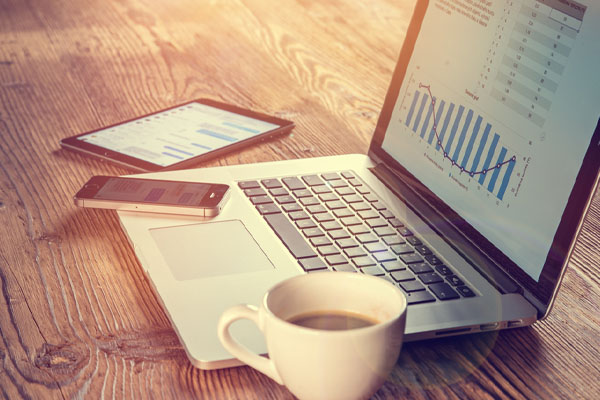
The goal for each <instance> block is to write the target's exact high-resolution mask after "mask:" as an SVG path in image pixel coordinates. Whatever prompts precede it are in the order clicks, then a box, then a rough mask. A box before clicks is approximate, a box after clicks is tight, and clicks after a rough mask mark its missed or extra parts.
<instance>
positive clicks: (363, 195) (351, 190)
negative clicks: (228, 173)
mask: <svg viewBox="0 0 600 400" xmlns="http://www.w3.org/2000/svg"><path fill="white" fill-rule="evenodd" d="M238 186H239V187H240V189H242V190H243V192H244V194H245V195H246V197H247V198H248V199H249V200H250V202H251V203H252V204H253V205H254V206H255V207H256V210H257V211H258V212H259V213H260V214H261V215H262V216H263V217H264V219H265V221H266V222H267V224H268V225H269V226H270V227H271V229H273V231H274V232H275V234H276V235H277V236H278V237H279V239H281V241H282V242H283V244H284V245H285V247H287V249H288V250H289V251H290V253H291V254H292V256H294V258H296V260H298V263H299V264H300V266H301V267H302V268H303V269H304V271H306V272H308V273H312V272H317V271H324V270H331V271H351V272H359V273H364V274H369V275H374V276H378V277H381V278H382V279H386V280H388V281H389V282H392V283H393V284H395V285H397V286H399V287H400V288H401V289H402V290H403V291H404V293H405V294H406V298H407V300H408V304H409V305H410V304H419V303H427V302H434V301H450V300H456V299H460V298H464V297H473V296H475V293H474V292H473V291H472V290H471V289H470V288H469V286H468V285H466V284H465V283H464V282H463V280H462V279H461V278H460V277H459V276H458V275H457V274H456V273H455V272H454V271H453V269H452V268H451V267H448V266H447V265H445V264H444V263H443V262H442V260H440V259H439V258H438V257H437V256H436V254H435V252H434V251H433V250H432V249H430V248H429V247H427V246H426V245H424V244H423V242H422V241H421V240H420V239H419V237H418V235H417V234H416V233H415V232H412V231H411V230H410V229H409V228H408V227H406V226H405V225H404V223H403V221H402V220H401V219H399V218H398V217H397V216H396V215H394V214H393V213H392V211H390V210H389V209H388V208H387V207H386V205H385V204H384V202H383V201H382V200H381V199H380V198H379V197H378V196H377V195H376V194H375V193H373V191H372V190H371V189H370V188H369V187H368V186H367V185H366V184H364V182H362V181H361V180H360V179H359V178H358V177H357V176H356V175H355V174H354V173H353V172H352V171H344V172H341V173H338V172H329V173H323V174H320V175H316V174H315V175H305V176H289V177H283V178H271V179H262V180H251V181H242V182H238Z"/></svg>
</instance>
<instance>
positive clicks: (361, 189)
mask: <svg viewBox="0 0 600 400" xmlns="http://www.w3.org/2000/svg"><path fill="white" fill-rule="evenodd" d="M356 191H357V192H358V193H360V194H363V195H364V194H369V193H371V189H369V188H368V187H366V186H359V187H357V188H356Z"/></svg>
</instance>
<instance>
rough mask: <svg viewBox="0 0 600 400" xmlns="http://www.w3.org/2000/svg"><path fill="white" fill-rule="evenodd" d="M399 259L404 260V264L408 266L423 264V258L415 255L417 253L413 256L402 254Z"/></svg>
mask: <svg viewBox="0 0 600 400" xmlns="http://www.w3.org/2000/svg"><path fill="white" fill-rule="evenodd" d="M398 257H399V258H400V259H401V260H402V262H403V263H404V264H407V265H408V264H416V263H422V262H423V259H422V258H421V256H420V255H418V254H415V253H413V254H400V255H399V256H398Z"/></svg>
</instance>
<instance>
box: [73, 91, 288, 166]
mask: <svg viewBox="0 0 600 400" xmlns="http://www.w3.org/2000/svg"><path fill="white" fill-rule="evenodd" d="M276 128H279V125H276V124H273V123H269V122H265V121H261V120H258V119H255V118H250V117H246V116H244V115H239V114H236V113H233V112H230V111H226V110H222V109H220V108H216V107H211V106H208V105H205V104H201V103H197V102H192V103H188V104H185V105H182V106H180V107H176V108H172V109H169V110H166V111H162V112H159V113H156V114H153V115H150V116H147V117H144V118H140V119H137V120H134V121H130V122H126V123H123V124H120V125H116V126H112V127H110V128H106V129H101V130H98V131H95V132H93V133H89V134H87V135H81V136H79V137H77V140H81V141H84V142H87V143H90V144H94V145H96V146H99V147H102V148H105V149H109V150H112V151H115V152H118V153H121V154H125V155H128V156H131V157H134V158H137V159H140V160H143V161H147V162H149V163H152V164H156V165H159V166H162V167H168V166H170V165H173V164H176V163H179V162H182V161H185V160H188V159H190V158H194V157H196V156H199V155H202V154H204V153H208V152H211V151H214V150H218V149H220V148H223V147H225V146H228V145H231V144H234V143H236V142H240V141H242V140H245V139H249V138H251V137H254V136H257V135H260V134H261V133H265V132H268V131H271V130H273V129H276Z"/></svg>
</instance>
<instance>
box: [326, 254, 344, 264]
mask: <svg viewBox="0 0 600 400" xmlns="http://www.w3.org/2000/svg"><path fill="white" fill-rule="evenodd" d="M325 261H327V264H329V265H343V264H348V260H347V259H346V257H344V256H343V255H341V254H335V255H332V256H327V257H325Z"/></svg>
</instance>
